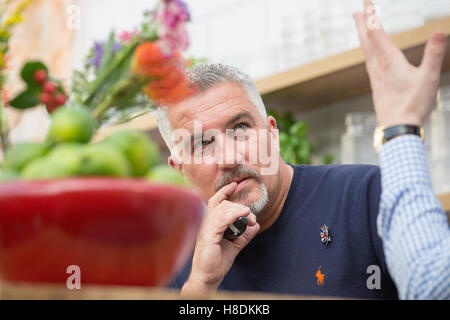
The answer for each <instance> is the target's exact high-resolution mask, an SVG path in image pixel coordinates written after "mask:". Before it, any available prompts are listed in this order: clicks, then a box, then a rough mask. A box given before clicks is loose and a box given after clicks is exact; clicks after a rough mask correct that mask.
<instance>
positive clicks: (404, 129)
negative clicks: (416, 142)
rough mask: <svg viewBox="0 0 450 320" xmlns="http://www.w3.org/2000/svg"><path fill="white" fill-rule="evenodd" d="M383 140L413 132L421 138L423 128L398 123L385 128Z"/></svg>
mask: <svg viewBox="0 0 450 320" xmlns="http://www.w3.org/2000/svg"><path fill="white" fill-rule="evenodd" d="M383 131H384V137H383V138H384V141H389V140H391V139H393V138H395V137H397V136H400V135H404V134H415V135H416V136H419V137H420V138H421V139H422V140H423V128H421V127H418V126H413V125H398V126H392V127H388V128H385V129H384V130H383Z"/></svg>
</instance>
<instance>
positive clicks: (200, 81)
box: [156, 63, 267, 150]
mask: <svg viewBox="0 0 450 320" xmlns="http://www.w3.org/2000/svg"><path fill="white" fill-rule="evenodd" d="M187 74H188V81H189V85H190V86H192V87H195V88H197V94H201V93H202V92H204V91H206V90H208V89H210V88H212V87H214V86H216V85H219V84H221V83H225V82H234V83H237V84H239V85H240V86H241V87H242V88H243V89H244V91H245V92H246V93H247V96H248V98H249V99H250V101H251V102H252V103H253V104H254V105H255V107H256V109H257V110H258V112H259V113H260V115H261V117H262V118H263V120H266V119H267V112H266V107H265V106H264V103H263V101H262V99H261V95H260V94H259V91H258V89H257V88H256V84H255V82H254V81H253V80H252V79H251V78H250V77H249V76H248V75H246V74H245V73H243V72H242V71H240V70H239V69H238V68H236V67H232V66H227V65H223V64H220V63H213V64H199V65H196V66H193V67H191V68H189V69H188V71H187ZM156 119H157V121H158V128H159V132H160V133H161V136H162V137H163V139H164V141H165V142H166V145H167V146H168V147H169V149H170V150H172V147H173V144H172V139H171V136H172V126H171V124H170V121H169V117H168V114H167V107H166V106H159V107H158V108H157V109H156Z"/></svg>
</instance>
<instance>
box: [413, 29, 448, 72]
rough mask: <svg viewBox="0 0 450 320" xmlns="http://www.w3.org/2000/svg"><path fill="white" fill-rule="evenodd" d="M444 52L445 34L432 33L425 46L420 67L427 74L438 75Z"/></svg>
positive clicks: (445, 46)
mask: <svg viewBox="0 0 450 320" xmlns="http://www.w3.org/2000/svg"><path fill="white" fill-rule="evenodd" d="M446 50H447V36H446V35H445V33H443V32H441V31H438V32H435V33H433V34H432V35H431V37H430V39H429V40H428V42H427V44H426V46H425V52H424V56H423V59H422V64H421V65H420V67H421V68H422V69H424V71H425V72H426V73H427V74H430V75H435V74H440V72H441V68H442V61H443V60H444V56H445V52H446Z"/></svg>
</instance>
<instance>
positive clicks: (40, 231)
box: [0, 178, 203, 286]
mask: <svg viewBox="0 0 450 320" xmlns="http://www.w3.org/2000/svg"><path fill="white" fill-rule="evenodd" d="M202 215H203V204H202V201H201V200H200V199H199V198H198V197H197V196H196V195H194V194H193V193H192V192H190V191H188V190H186V189H182V188H179V187H175V186H168V185H157V184H151V183H149V182H147V181H145V180H139V179H117V178H74V179H61V180H45V181H32V182H14V183H7V184H1V185H0V277H1V278H2V279H3V280H7V281H20V282H51V283H61V284H64V285H66V282H67V280H68V278H69V277H70V276H71V275H72V274H73V270H68V267H69V266H72V265H76V266H78V267H79V268H80V275H81V277H80V280H81V284H83V283H85V284H114V285H136V286H163V285H165V284H166V283H167V281H168V280H169V279H170V277H171V276H173V275H174V274H176V272H178V271H179V270H180V268H181V267H182V266H183V264H184V263H185V262H186V260H187V259H188V257H189V255H190V254H191V253H192V249H193V244H194V240H195V235H196V233H197V230H198V227H199V225H200V222H201V219H202Z"/></svg>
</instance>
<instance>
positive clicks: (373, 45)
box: [360, 0, 402, 57]
mask: <svg viewBox="0 0 450 320" xmlns="http://www.w3.org/2000/svg"><path fill="white" fill-rule="evenodd" d="M363 20H364V21H363V23H361V22H360V24H361V25H362V27H363V28H365V31H366V32H365V34H366V41H367V43H368V45H369V46H370V48H369V49H370V51H371V53H372V54H375V55H377V56H379V57H380V56H384V57H391V56H392V55H399V54H400V55H402V53H401V51H400V49H398V48H397V46H396V45H395V43H394V42H393V41H392V40H391V39H390V38H389V36H388V35H387V34H386V32H385V31H384V29H383V26H382V24H381V20H380V19H379V17H378V16H377V12H376V7H375V6H374V4H373V3H372V1H369V0H365V1H364V14H363Z"/></svg>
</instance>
